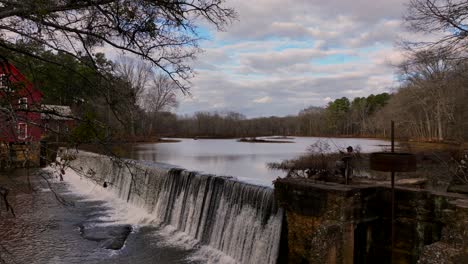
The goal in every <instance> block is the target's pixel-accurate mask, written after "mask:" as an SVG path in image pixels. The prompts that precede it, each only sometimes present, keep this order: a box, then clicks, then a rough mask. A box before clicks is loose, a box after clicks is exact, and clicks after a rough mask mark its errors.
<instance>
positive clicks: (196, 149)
mask: <svg viewBox="0 0 468 264" xmlns="http://www.w3.org/2000/svg"><path fill="white" fill-rule="evenodd" d="M179 140H180V142H178V143H158V144H154V143H144V144H136V145H132V146H131V147H129V149H127V151H128V153H127V154H126V156H127V157H128V158H132V159H138V160H147V161H157V162H163V163H168V164H172V165H177V166H180V167H182V168H185V169H188V170H195V171H200V172H204V173H209V174H216V175H223V176H233V177H236V178H237V179H239V180H241V181H245V182H249V183H253V184H258V185H265V186H271V185H272V181H273V180H275V179H276V178H277V177H278V176H284V173H283V172H281V171H276V170H270V169H269V168H268V167H267V166H266V164H267V163H269V162H280V161H282V160H285V159H293V158H296V157H298V156H300V155H303V154H305V153H306V152H307V149H308V148H309V147H310V146H311V145H313V144H315V145H317V144H318V145H321V146H322V147H323V146H324V145H325V146H328V150H327V151H338V150H342V151H344V150H345V149H346V147H347V146H353V148H356V147H359V148H360V150H361V152H373V151H381V150H382V149H383V148H384V147H385V146H386V145H388V142H387V141H384V140H378V139H362V138H319V137H296V138H292V139H286V140H288V141H293V143H246V142H237V140H236V139H198V140H194V139H179ZM283 140H284V139H283Z"/></svg>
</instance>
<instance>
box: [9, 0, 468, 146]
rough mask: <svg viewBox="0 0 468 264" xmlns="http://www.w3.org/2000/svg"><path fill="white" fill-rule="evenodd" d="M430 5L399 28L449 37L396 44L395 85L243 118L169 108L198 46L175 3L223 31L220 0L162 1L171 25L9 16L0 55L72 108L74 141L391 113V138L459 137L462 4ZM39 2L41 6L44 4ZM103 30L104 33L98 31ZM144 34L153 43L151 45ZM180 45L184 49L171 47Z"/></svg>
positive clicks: (354, 127)
mask: <svg viewBox="0 0 468 264" xmlns="http://www.w3.org/2000/svg"><path fill="white" fill-rule="evenodd" d="M430 3H432V2H430V1H413V2H411V4H410V5H409V6H408V10H407V12H406V14H405V16H404V21H405V25H406V26H407V27H408V29H409V30H410V31H412V32H417V33H424V34H434V33H437V32H439V33H443V34H445V35H443V37H439V38H437V37H436V38H435V40H433V41H430V42H423V41H421V42H409V41H404V42H402V43H400V44H399V49H400V50H401V52H402V54H404V56H405V59H404V60H403V61H402V62H401V63H400V64H398V65H395V69H396V73H397V74H396V76H395V77H396V78H398V80H399V85H398V87H391V88H390V89H388V90H389V92H388V93H383V94H375V95H369V96H367V97H356V98H346V97H342V98H333V99H334V100H333V101H331V102H329V103H328V105H326V106H324V107H317V106H310V107H308V108H306V109H303V110H301V111H299V112H298V113H297V114H296V115H290V116H285V117H276V116H271V117H256V118H246V117H245V116H244V115H243V114H242V113H235V112H229V111H226V112H206V111H200V112H197V113H194V114H193V115H191V116H180V115H177V114H175V112H176V111H175V110H176V109H177V106H178V101H179V100H180V98H181V97H182V96H186V95H187V94H188V93H190V90H189V88H190V87H189V83H188V80H189V79H190V78H191V77H192V76H193V69H192V68H191V66H190V65H188V64H187V61H189V60H192V59H194V57H195V55H196V54H198V53H199V51H200V50H199V49H198V46H197V38H196V34H195V33H196V32H195V29H194V27H193V25H192V23H191V21H190V19H186V16H182V17H173V15H174V13H172V12H171V8H175V9H177V8H180V10H181V12H180V14H183V13H184V12H195V13H196V12H200V14H201V16H202V17H205V18H206V19H207V20H208V21H210V22H211V23H213V24H214V25H216V27H217V28H220V29H222V28H223V26H225V25H227V24H229V23H230V21H231V20H232V19H235V12H234V11H233V10H231V9H226V8H222V7H220V5H219V2H216V4H214V5H207V6H202V7H200V8H199V9H194V10H192V9H188V10H185V9H184V8H183V6H184V4H181V6H178V5H176V6H173V7H167V9H168V10H165V9H164V10H163V11H165V12H166V11H167V16H165V19H166V20H167V21H169V22H170V21H172V20H177V21H178V23H169V22H168V23H163V24H161V25H158V26H160V27H161V28H164V29H167V30H158V28H157V27H156V28H155V27H153V26H151V25H149V26H144V27H141V28H140V27H138V28H133V27H130V28H123V27H121V24H120V23H118V22H119V21H120V20H118V19H117V20H115V21H114V20H112V19H111V18H112V16H108V14H107V13H106V12H111V13H112V12H114V11H115V10H113V9H110V10H108V11H106V10H97V11H96V12H97V13H92V12H91V13H87V11H86V12H84V14H83V16H82V17H79V18H72V17H66V18H67V19H69V20H72V21H74V20H76V19H78V20H80V21H81V20H83V21H88V20H89V21H88V22H89V26H88V28H86V29H85V30H81V28H80V26H79V25H80V24H79V23H76V24H73V23H71V24H70V23H68V24H66V23H65V24H64V25H62V23H64V21H62V20H56V19H55V18H53V16H52V18H51V19H52V20H50V21H49V18H48V17H47V16H38V18H37V19H33V20H30V17H24V18H23V19H24V20H25V21H29V22H28V23H31V24H34V25H39V26H37V27H31V28H37V30H38V32H35V31H34V30H33V31H34V32H28V30H29V29H28V27H23V26H21V23H19V22H18V21H16V20H14V19H13V20H11V21H10V20H8V21H7V20H5V23H6V22H8V24H6V25H5V30H9V31H11V32H14V33H15V34H18V36H21V37H20V38H17V39H15V40H10V39H5V40H4V42H2V43H0V44H1V45H0V54H1V56H0V59H2V60H3V61H9V62H11V63H13V64H14V65H15V66H16V67H17V68H19V69H20V71H21V72H22V73H24V74H25V75H26V76H27V78H28V79H29V80H30V81H31V82H32V83H33V84H34V85H35V86H36V87H38V88H39V89H40V90H41V91H42V92H43V93H44V102H43V103H46V104H57V105H68V106H71V108H72V109H73V113H74V115H73V118H74V119H76V120H77V121H78V122H77V126H76V127H75V129H73V130H72V131H70V132H69V133H68V134H67V135H65V136H64V138H66V140H65V141H66V142H69V143H72V144H79V143H82V142H112V141H154V140H157V139H158V138H160V137H167V136H172V137H255V136H267V135H285V136H287V135H291V136H353V137H387V136H388V133H389V131H388V130H389V123H390V120H394V121H395V122H396V128H397V131H398V134H397V136H398V137H399V138H406V139H413V140H418V141H437V142H464V141H465V140H466V139H467V137H468V135H467V134H468V132H467V126H468V121H467V120H468V117H467V114H466V113H467V112H468V111H467V104H466V102H467V101H468V100H467V99H468V98H467V97H468V93H467V89H468V71H467V70H468V59H467V56H466V53H467V49H466V47H467V39H468V38H467V36H468V30H467V29H466V24H464V19H465V17H466V13H467V12H466V4H464V5H440V6H438V5H436V6H431V5H429V4H430ZM44 8H45V9H44V10H43V11H41V12H46V11H47V10H48V9H47V8H48V7H46V6H45V7H44ZM67 8H71V9H73V8H76V7H75V6H70V7H68V6H67ZM139 8H143V9H142V10H146V9H144V8H145V6H144V5H142V6H139V5H136V6H135V10H139ZM38 10H39V9H38ZM84 10H86V9H84ZM125 10H126V9H125ZM135 10H130V9H129V10H126V11H125V12H123V13H122V12H117V13H116V14H115V15H116V17H117V18H119V19H124V20H125V19H127V20H129V21H133V20H135V19H136V20H139V19H146V18H145V17H151V16H158V15H160V13H158V12H157V11H156V10H153V11H154V13H152V12H148V10H146V11H145V12H143V13H142V14H145V16H142V17H141V18H140V17H137V16H134V13H133V12H134V11H135ZM30 11H31V12H36V11H37V10H30ZM140 11H141V10H140ZM37 12H39V11H37ZM50 12H51V13H53V12H55V11H54V10H50ZM39 13H40V12H39ZM21 14H22V13H21V12H20V13H18V14H16V13H15V14H9V13H8V12H7V13H5V14H4V15H5V18H9V17H10V16H13V15H16V16H20V17H21ZM177 14H179V13H177ZM96 15H99V16H101V17H102V19H103V21H105V20H106V19H111V21H110V22H112V23H114V24H112V25H114V26H115V27H101V26H102V25H100V24H99V23H101V22H97V20H95V19H94V16H96ZM15 21H16V22H15ZM24 23H26V22H24ZM102 23H104V22H102ZM136 24H139V23H136ZM140 24H141V23H140ZM71 25H73V26H71ZM75 27H77V28H75ZM102 28H106V30H105V31H104V32H101V31H100V30H101V29H102ZM180 28H183V29H184V31H182V32H180V34H175V35H173V33H171V32H173V31H172V30H175V29H180ZM58 29H60V30H58ZM42 30H46V32H48V34H49V38H47V39H44V38H43V36H44V35H43V31H42ZM33 33H34V34H33ZM123 33H125V34H123ZM115 34H117V35H118V36H121V37H122V40H123V41H124V42H126V43H127V47H126V48H125V47H123V46H120V45H119V43H117V42H115V40H114V38H112V37H111V36H114V35H115ZM120 34H121V35H120ZM194 34H195V35H194ZM36 35H37V36H36ZM166 35H167V36H166ZM128 36H133V37H131V38H129V37H128ZM168 36H170V37H168ZM62 37H66V38H69V40H70V41H69V42H70V43H69V45H71V49H63V48H62V47H61V45H60V40H61V39H62ZM71 40H73V41H71ZM149 40H151V41H154V42H156V43H161V45H157V46H152V45H150V44H148V43H151V41H149ZM166 42H167V43H166ZM104 43H106V45H110V46H113V47H115V48H116V49H117V50H121V51H125V52H127V55H131V56H125V55H122V56H120V57H118V58H113V59H112V60H111V59H109V58H107V57H106V55H105V54H104V53H101V52H96V51H95V50H94V49H95V48H97V47H102V46H103V44H104ZM180 45H181V46H184V47H186V48H184V49H179V48H177V47H179V46H180ZM158 52H160V53H158ZM160 54H166V56H160ZM158 56H160V57H158ZM313 88H314V87H312V86H311V87H310V89H313ZM285 89H286V88H285ZM2 105H8V102H3V103H2ZM271 107H274V106H273V105H272V106H271ZM7 110H8V108H4V111H5V115H9V114H11V113H14V109H10V110H8V111H7ZM200 110H203V109H200ZM10 112H11V113H10Z"/></svg>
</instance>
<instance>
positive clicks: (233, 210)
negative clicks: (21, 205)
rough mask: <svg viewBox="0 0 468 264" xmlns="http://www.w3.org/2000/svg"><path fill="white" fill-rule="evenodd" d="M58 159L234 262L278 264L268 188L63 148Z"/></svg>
mask: <svg viewBox="0 0 468 264" xmlns="http://www.w3.org/2000/svg"><path fill="white" fill-rule="evenodd" d="M60 157H61V158H62V160H66V162H65V163H68V164H67V165H68V166H69V167H70V168H72V169H73V170H74V171H76V172H78V174H79V175H80V176H83V177H82V178H83V180H87V181H89V180H91V181H93V182H94V183H95V184H96V186H106V188H107V189H108V190H109V191H110V192H112V193H113V194H114V195H115V197H117V198H119V199H121V200H123V201H126V202H128V203H129V204H131V205H133V206H136V207H138V208H142V209H144V210H145V212H147V213H148V214H150V215H151V216H153V218H154V224H155V225H158V226H170V227H172V228H174V229H176V230H177V231H180V232H183V233H184V234H186V235H188V236H190V237H191V238H193V239H194V240H196V241H197V243H198V244H199V245H204V246H209V247H211V248H213V249H215V250H219V251H221V252H222V253H224V254H226V255H227V256H229V257H231V258H232V259H234V260H235V261H236V262H238V263H277V259H278V252H279V246H280V237H281V230H282V221H283V211H282V209H280V208H279V207H278V205H277V202H276V200H275V198H274V191H273V188H271V187H265V186H256V185H252V184H248V183H243V182H240V181H237V180H235V179H232V178H229V177H219V176H214V175H204V174H199V173H196V172H189V171H186V170H184V169H180V168H174V167H172V166H169V165H165V164H159V163H148V162H146V163H145V162H139V161H134V160H118V159H114V158H111V157H108V156H103V155H99V154H94V153H89V152H84V151H79V152H76V151H72V150H68V152H66V151H65V150H62V153H60Z"/></svg>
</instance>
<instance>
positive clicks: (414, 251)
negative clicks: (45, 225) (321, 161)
mask: <svg viewBox="0 0 468 264" xmlns="http://www.w3.org/2000/svg"><path fill="white" fill-rule="evenodd" d="M275 193H276V197H277V199H278V201H279V203H280V205H281V206H282V207H283V208H284V209H285V212H286V223H287V232H286V235H287V241H288V243H287V247H288V249H287V252H288V256H287V258H285V259H287V261H286V260H284V261H283V262H289V263H390V260H391V255H392V252H391V220H390V218H391V189H390V188H388V187H382V186H352V185H348V186H347V185H340V184H334V183H314V182H311V181H307V180H303V179H279V180H277V181H276V182H275ZM395 197H396V221H395V230H396V232H395V234H396V243H395V244H396V246H395V250H394V252H393V257H394V263H418V260H419V263H460V262H457V260H456V259H457V258H462V259H463V258H464V257H466V256H465V255H464V254H466V250H467V247H466V246H467V245H468V244H467V243H466V242H467V241H468V237H467V236H466V233H467V231H465V230H464V229H465V228H464V227H465V226H466V224H467V222H466V221H467V220H468V215H467V214H468V209H467V208H466V207H464V204H465V202H462V199H463V198H466V196H462V195H454V194H446V193H444V194H442V193H434V192H429V191H425V190H417V189H405V188H397V189H396V192H395ZM452 237H456V239H454V238H452ZM441 247H444V248H446V249H448V250H447V251H443V250H439V251H437V250H434V248H435V249H437V248H441ZM436 253H437V254H438V256H439V258H440V259H444V260H446V261H448V262H427V261H426V260H425V259H433V256H431V255H430V254H436ZM466 260H467V261H468V258H466ZM450 261H452V262H450Z"/></svg>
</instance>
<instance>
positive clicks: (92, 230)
mask: <svg viewBox="0 0 468 264" xmlns="http://www.w3.org/2000/svg"><path fill="white" fill-rule="evenodd" d="M80 232H81V236H82V237H83V238H85V239H87V240H91V241H96V242H99V244H100V246H101V247H102V248H106V249H113V250H119V249H121V248H122V247H123V246H124V244H125V240H127V237H128V235H130V233H131V232H132V226H131V225H117V226H95V227H86V226H83V225H82V226H80Z"/></svg>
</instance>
